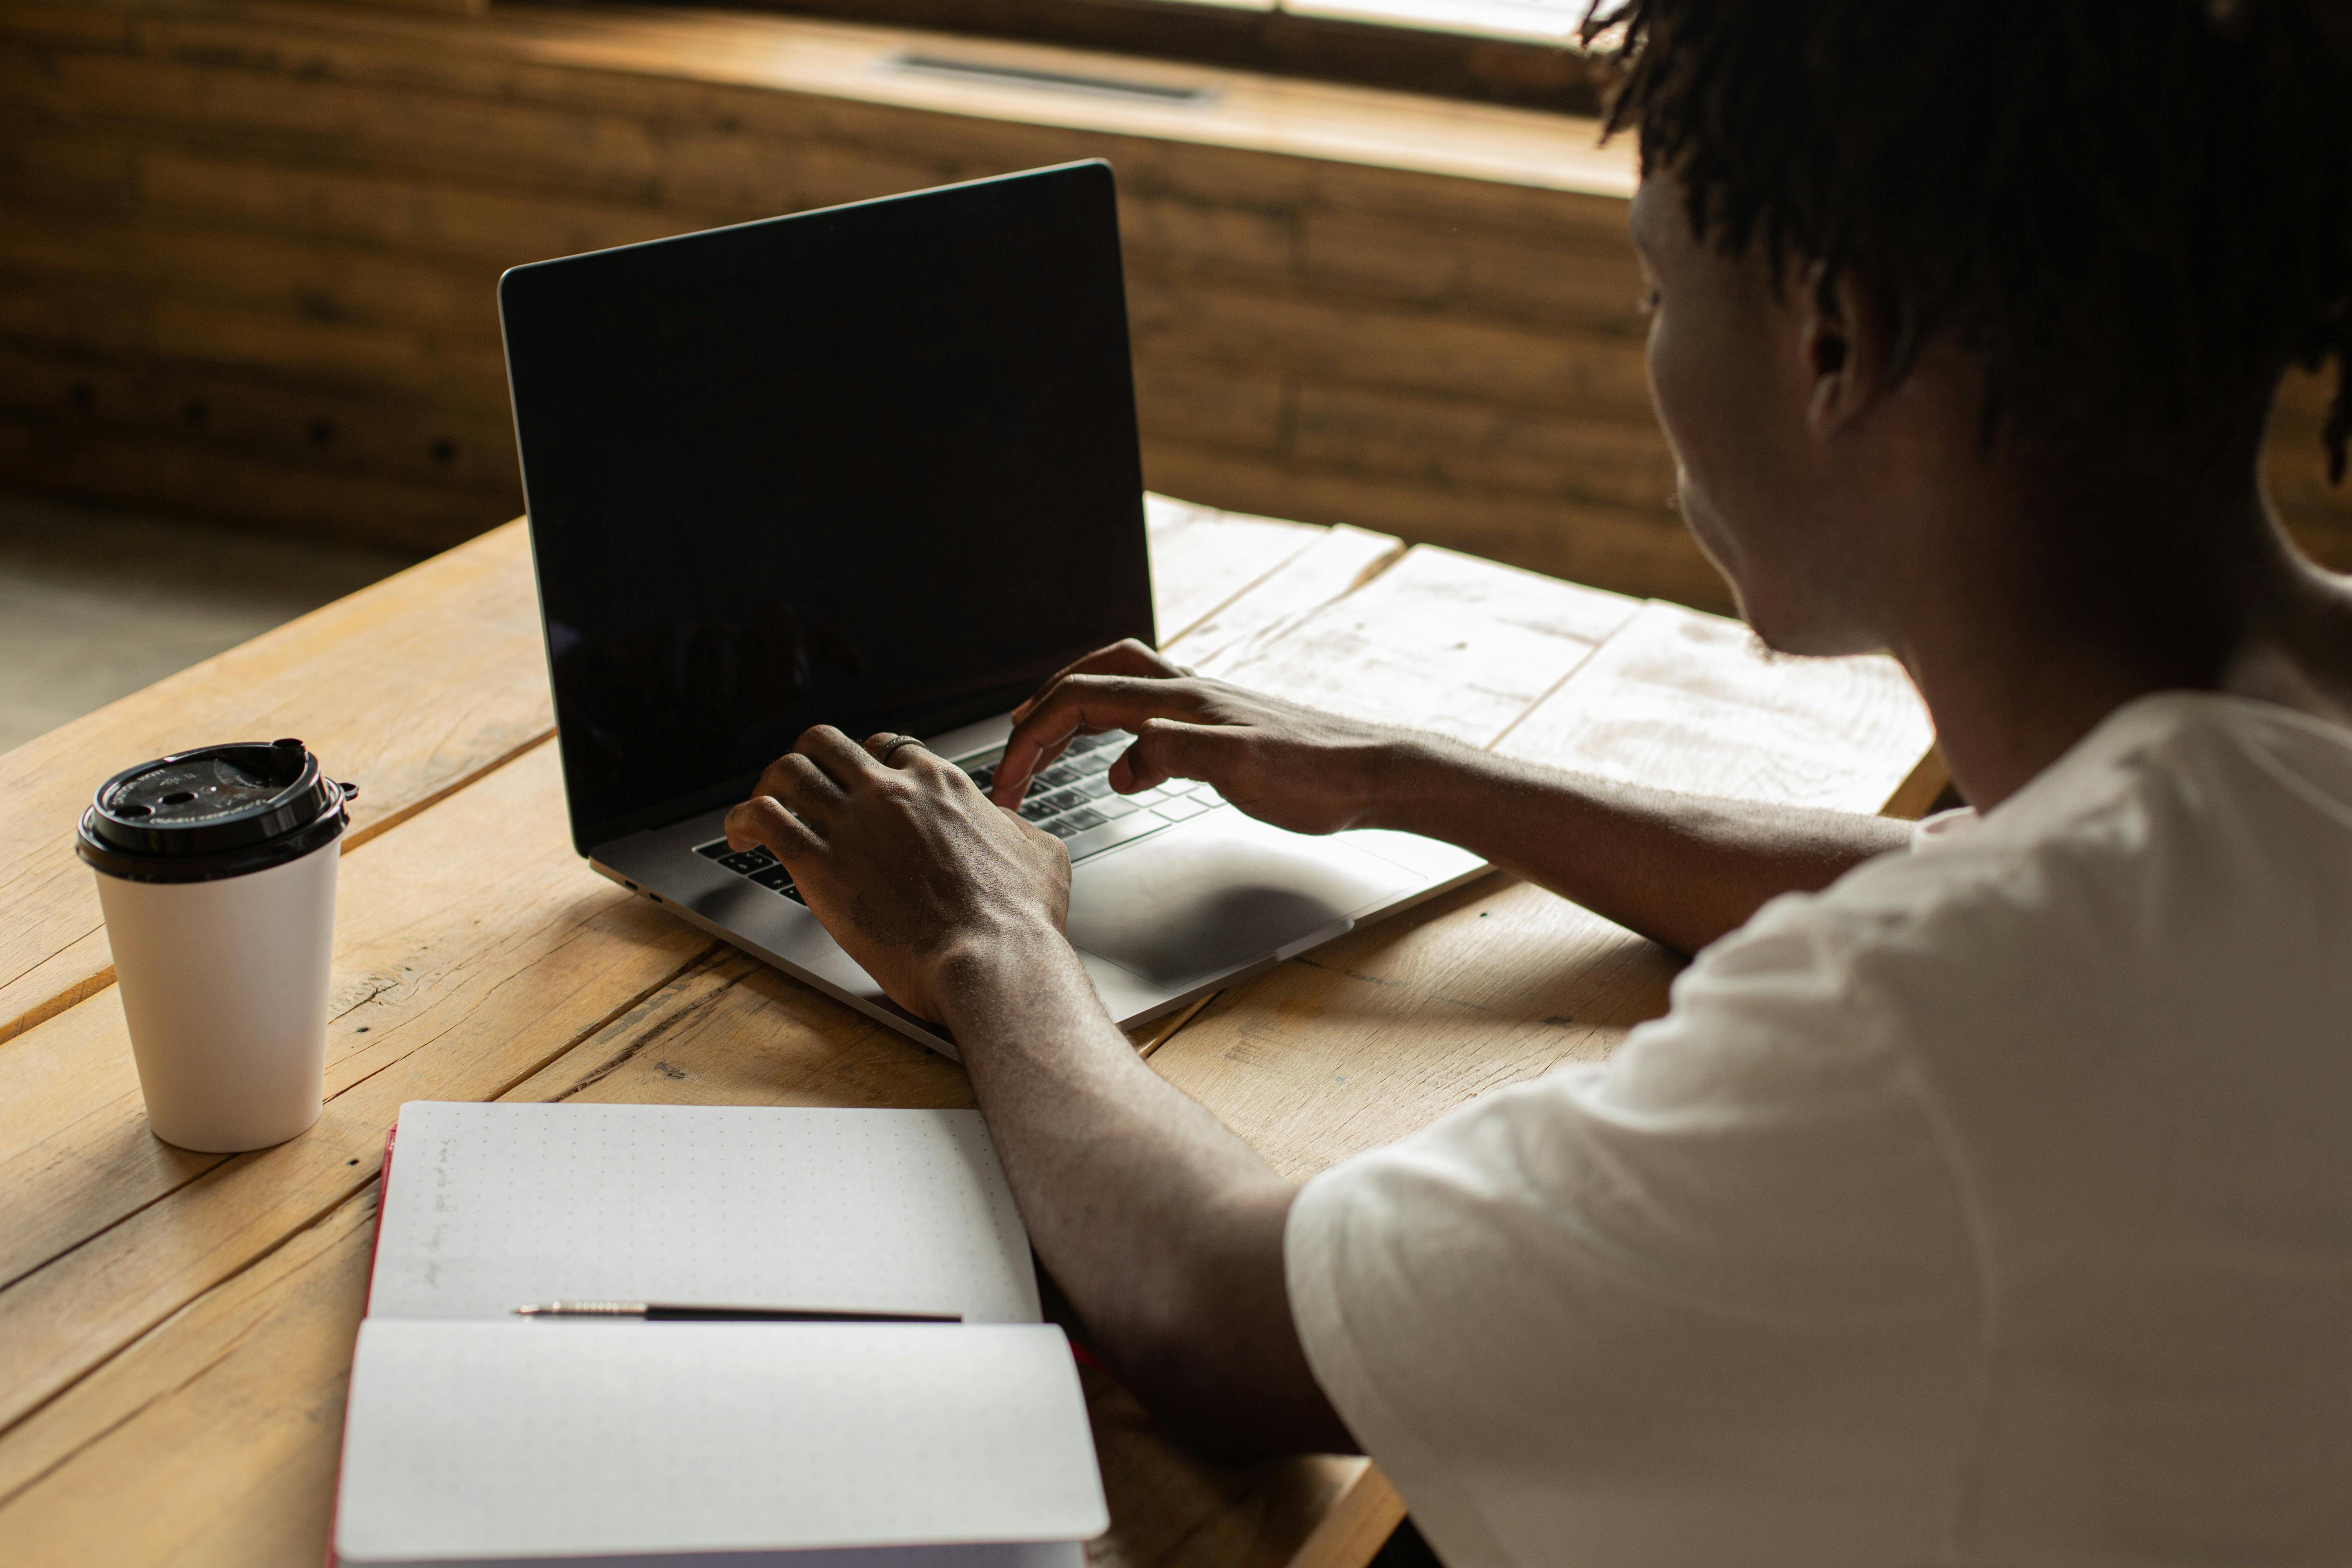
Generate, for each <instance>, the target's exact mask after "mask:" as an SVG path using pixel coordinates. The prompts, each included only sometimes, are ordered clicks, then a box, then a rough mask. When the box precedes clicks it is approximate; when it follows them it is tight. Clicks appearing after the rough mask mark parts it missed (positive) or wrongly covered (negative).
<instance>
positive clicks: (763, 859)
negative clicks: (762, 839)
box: [719, 848, 776, 877]
mask: <svg viewBox="0 0 2352 1568" xmlns="http://www.w3.org/2000/svg"><path fill="white" fill-rule="evenodd" d="M775 863H776V858H775V857H774V856H772V855H771V854H769V853H768V851H767V850H766V849H765V848H759V849H740V850H738V851H736V852H735V853H734V854H732V855H722V856H720V857H719V864H720V865H721V866H724V867H726V868H728V869H729V870H730V871H732V872H734V873H735V874H736V875H737V876H739V877H748V876H750V875H751V873H752V872H754V871H757V870H759V869H760V868H761V867H763V866H772V865H774V864H775Z"/></svg>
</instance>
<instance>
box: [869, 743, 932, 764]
mask: <svg viewBox="0 0 2352 1568" xmlns="http://www.w3.org/2000/svg"><path fill="white" fill-rule="evenodd" d="M921 744H922V742H920V741H919V740H917V739H915V737H914V736H912V735H898V736H894V737H892V739H891V742H890V743H889V744H888V745H887V746H885V747H883V748H882V755H881V757H880V758H879V759H877V760H878V761H879V762H880V763H882V765H883V766H884V767H886V768H887V767H888V766H889V765H890V759H891V758H893V757H895V756H897V755H898V751H899V748H900V747H902V746H920V745H921Z"/></svg>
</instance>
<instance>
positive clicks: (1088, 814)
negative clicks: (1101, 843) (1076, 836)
mask: <svg viewBox="0 0 2352 1568" xmlns="http://www.w3.org/2000/svg"><path fill="white" fill-rule="evenodd" d="M1109 820H1110V818H1109V817H1108V816H1104V815H1103V814H1102V813H1101V812H1099V811H1090V810H1088V809H1087V807H1085V806H1083V805H1082V806H1080V807H1078V809H1077V810H1076V811H1074V812H1072V813H1070V815H1069V816H1066V817H1064V818H1062V821H1063V823H1064V824H1065V825H1066V826H1068V827H1069V828H1070V829H1071V830H1072V831H1073V832H1077V833H1083V832H1085V831H1086V830H1087V828H1089V827H1100V826H1102V825H1103V824H1104V823H1106V822H1108V821H1109Z"/></svg>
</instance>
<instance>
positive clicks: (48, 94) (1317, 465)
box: [0, 0, 2352, 607]
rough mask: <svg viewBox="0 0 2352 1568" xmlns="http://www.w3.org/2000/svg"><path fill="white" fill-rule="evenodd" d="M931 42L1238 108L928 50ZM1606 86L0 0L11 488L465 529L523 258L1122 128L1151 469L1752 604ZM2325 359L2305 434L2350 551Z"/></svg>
mask: <svg viewBox="0 0 2352 1568" xmlns="http://www.w3.org/2000/svg"><path fill="white" fill-rule="evenodd" d="M903 47H919V48H922V49H925V50H927V51H946V52H951V53H953V54H954V55H956V56H958V57H960V58H991V59H996V60H1000V61H1009V62H1012V63H1015V64H1045V65H1047V66H1049V67H1055V68H1062V69H1078V70H1082V71H1087V72H1092V73H1095V74H1100V75H1107V76H1119V75H1122V74H1123V75H1125V76H1127V77H1129V78H1139V79H1147V80H1168V79H1172V80H1176V81H1180V82H1183V83H1187V84H1194V83H1204V84H1206V85H1207V86H1209V87H1211V88H1212V89H1214V91H1215V93H1216V94H1217V96H1216V98H1215V99H1214V100H1213V103H1212V104H1211V105H1210V106H1209V107H1207V108H1206V109H1203V110H1172V109H1169V108H1166V107H1162V106H1154V105H1145V106H1142V107H1137V106H1134V105H1131V104H1129V103H1127V102H1125V101H1115V100H1110V99H1108V98H1103V97H1100V96H1099V95H1093V96H1090V95H1085V94H1078V93H1067V92H1063V93H1055V92H1044V91H1035V90H1027V89H1003V88H999V87H991V86H970V85H965V84H960V83H954V82H941V81H938V80H927V79H918V78H916V77H912V76H907V75H899V74H894V73H892V72H891V71H890V70H889V69H887V59H888V57H889V56H890V54H891V53H892V51H894V50H897V49H899V48H903ZM1591 142H1592V130H1591V123H1590V122H1589V121H1577V120H1574V119H1571V118H1568V117H1564V116H1548V115H1541V114H1536V113H1532V112H1529V111H1526V110H1510V109H1501V108H1495V107H1491V106H1483V105H1467V104H1460V103H1451V102H1446V101H1442V100H1429V99H1416V98H1411V97H1406V96H1403V95H1398V94H1388V93H1381V92H1378V91H1374V90H1371V89H1359V88H1348V87H1338V86H1330V85H1325V84H1314V83H1303V82H1296V81H1286V80H1282V79H1270V78H1263V77H1253V76H1249V75H1247V74H1245V73H1236V72H1223V71H1215V70H1208V69H1204V68H1195V67H1191V66H1176V65H1170V64H1161V63H1157V62H1146V61H1122V60H1118V59H1115V58H1111V59H1106V58H1104V57H1088V56H1083V55H1073V54H1069V53H1067V52H1066V51H1055V50H1049V49H1044V48H1040V47H1032V46H1014V45H988V44H982V43H975V42H973V41H971V40H966V39H940V38H936V37H924V36H921V35H908V34H904V33H898V32H892V31H889V30H886V29H876V28H860V27H854V26H846V25H836V24H829V23H814V22H809V21H804V20H794V19H787V18H782V17H776V16H746V15H740V14H734V13H721V12H701V13H698V12H688V11H662V12H631V11H625V10H617V9H615V10H583V9H579V8H566V7H557V6H538V5H494V6H493V7H492V8H491V10H490V11H489V12H488V15H487V16H477V17H467V16H461V15H448V16H436V15H429V14H404V13H401V12H397V11H386V10H378V9H371V8H365V7H359V6H338V5H264V4H257V3H254V0H214V3H211V4H204V3H195V0H128V3H123V0H87V3H71V4H56V3H34V0H0V485H5V486H8V487H12V488H17V489H41V490H47V491H52V492H59V493H67V494H75V495H83V496H90V497H97V498H102V499H107V500H121V501H129V502H133V503H137V504H142V505H154V506H157V507H162V508H169V509H174V510H190V511H197V512H208V513H214V514H217V515H220V516H223V517H225V518H229V519H233V520H236V521H245V522H248V523H257V524H262V525H268V526H275V527H280V528H286V529H295V530H303V531H320V532H330V533H335V534H340V535H344V536H350V537H364V538H370V539H374V540H381V541H387V542H396V543H402V544H407V545H411V546H415V547H420V548H431V547H438V546H441V545H445V544H447V543H451V542H455V541H457V540H458V539H461V538H464V537H466V536H467V535H469V534H471V533H473V532H476V531H479V530H480V529H483V528H485V527H488V526H489V525H491V524H493V523H496V522H498V521H502V520H503V519H505V518H507V517H509V516H511V515H512V514H513V513H514V512H515V511H516V510H519V507H520V501H519V496H518V490H517V484H516V477H515V463H514V455H513V443H512V435H511V429H510V425H509V416H508V410H507V406H506V392H505V379H504V374H503V369H502V365H501V362H500V358H499V341H498V323H497V317H496V310H495V304H494V296H493V285H494V283H495V280H496V279H497V276H498V274H499V271H500V269H502V268H505V267H507V266H509V265H512V264H514V263H517V262H520V261H525V260H530V259H535V258H541V257H546V256H553V255H562V254H564V253H567V252H570V251H574V250H580V249H585V248H589V247H595V246H603V245H612V244H617V243H622V242H625V241H629V240H635V239H642V238H648V237H656V236H659V235H665V234H672V233H677V232H681V231H684V230H688V229H692V228H697V227H704V226H711V225H714V224H719V223H726V222H732V221H740V220H741V219H745V218H751V217H758V216H768V215H771V214H773V213H778V212H785V211H792V210H797V209H800V208H804V207H810V206H818V205H828V204H831V203H835V202H841V201H847V200H854V199H857V198H860V197H865V196H870V195H882V194H887V193H889V192H894V191H900V190H907V189H912V188H916V187H919V186H922V185H927V184H938V183H940V182H942V181H947V180H952V179H959V178H967V177H971V176H974V175H980V174H995V173H1000V172H1003V171H1005V170H1010V169H1018V168H1025V167H1030V166H1034V165H1036V164H1040V163H1053V162H1058V161H1062V160H1065V159H1070V158H1076V157H1087V156H1096V155H1100V156H1104V157H1107V158H1108V159H1110V160H1111V161H1112V163H1114V164H1115V165H1116V167H1117V168H1118V174H1119V178H1120V181H1121V187H1122V192H1123V196H1122V203H1123V205H1122V222H1123V225H1124V227H1125V234H1126V241H1127V248H1128V261H1129V288H1130V304H1131V310H1132V315H1133V327H1134V335H1135V342H1136V349H1137V361H1138V374H1139V388H1138V391H1139V400H1140V405H1141V411H1142V416H1143V425H1144V432H1145V462H1146V470H1147V476H1148V479H1149V480H1150V483H1151V485H1152V486H1153V487H1154V488H1155V489H1161V490H1165V491H1168V492H1170V493H1172V494H1176V495H1180V496H1184V497H1186V498H1188V499H1192V500H1202V501H1205V502H1209V503H1212V504H1214V505H1218V506H1222V507H1226V508H1230V509H1234V510H1251V511H1261V512H1270V513H1274V514H1277V515H1284V516H1290V517H1297V518H1303V519H1309V520H1314V521H1353V522H1358V523H1362V524H1366V525H1369V526H1372V527H1376V528H1380V529H1383V530H1386V531H1391V532H1396V533H1400V534H1402V535H1404V536H1406V537H1408V538H1410V539H1413V540H1429V541H1434V542H1441V543H1445V544H1451V545H1454V546H1457V547H1459V548H1463V549H1466V550H1470V551H1473V552H1478V553H1481V554H1486V555H1491V556H1495V557H1497V558H1500V559H1503V560H1507V561H1513V562H1517V563H1522V564H1526V565H1528V566H1532V567H1536V568H1538V569H1540V570H1543V571H1547V572H1552V573H1556V574H1561V575H1565V576H1570V577H1574V578H1578V579H1581V580H1584V581H1588V582H1592V583H1595V584H1604V585H1607V586H1611V587H1615V588H1619V589H1622V590H1626V591H1630V592H1634V593H1642V594H1654V595H1661V596H1664V597H1669V598H1675V599H1679V600H1682V601H1684V602H1686V603H1691V604H1696V605H1706V606H1711V607H1720V606H1721V605H1723V603H1724V595H1723V592H1722V589H1721V586H1720V584H1718V583H1717V580H1716V579H1715V577H1714V575H1713V574H1712V573H1711V572H1710V571H1709V570H1708V569H1707V568H1706V564H1705V563H1704V562H1703V561H1702V560H1701V559H1700V558H1699V556H1698V554H1697V552H1696V550H1695V549H1694V548H1693V547H1692V546H1691V545H1690V543H1689V542H1688V541H1687V540H1686V539H1685V536H1684V534H1683V531H1682V530H1681V527H1680V525H1679V522H1678V521H1677V520H1676V518H1675V515H1674V514H1673V512H1672V511H1671V510H1669V509H1668V507H1667V505H1666V498H1667V496H1668V495H1669V493H1670V492H1671V489H1672V485H1673V479H1672V470H1671V465H1670V462H1669V461H1668V459H1667V457H1666V454H1665V450H1664V443H1663V441H1662V439H1661V438H1660V437H1659V435H1658V433H1657V430H1656V427H1655V425H1654V421H1653V419H1652V417H1651V416H1650V413H1649V408H1648V404H1647V398H1646V394H1645V390H1644V386H1643V365H1642V355H1641V343H1640V321H1639V318H1638V317H1637V315H1636V314H1635V313H1634V311H1633V301H1634V299H1635V297H1636V294H1637V292H1638V287H1639V286H1638V283H1637V281H1636V275H1635V269H1634V267H1633V260H1632V258H1631V255H1630V252H1629V249H1628V247H1627V244H1626V241H1625V238H1624V236H1623V198H1624V196H1625V195H1626V194H1627V193H1628V192H1629V191H1630V189H1631V185H1632V172H1631V169H1630V167H1629V166H1628V164H1627V162H1626V153H1624V152H1623V151H1622V149H1619V148H1612V149H1608V150H1599V151H1596V150H1595V149H1594V148H1593V147H1592V145H1591ZM2318 407H2319V400H2318V397H2317V395H2316V392H2315V390H2314V389H2310V388H2305V389H2302V390H2300V391H2299V392H2298V393H2297V394H2296V395H2294V397H2293V398H2291V399H2290V405H2289V406H2288V408H2287V409H2286V410H2285V411H2284V413H2283V415H2282V424H2283V427H2284V433H2285V434H2286V435H2289V436H2292V437H2294V441H2295V444H2294V445H2293V446H2290V447H2288V448H2287V449H2286V450H2285V451H2284V453H2283V455H2282V457H2281V459H2280V461H2279V462H2278V464H2277V465H2276V467H2277V468H2278V471H2279V475H2280V482H2281V489H2282V494H2283V496H2284V498H2285V500H2286V501H2287V504H2288V505H2289V507H2290V510H2292V511H2293V512H2294V515H2295V517H2296V519H2297V521H2298V522H2299V524H2301V525H2302V527H2303V531H2304V532H2305V536H2306V538H2307V539H2309V540H2310V541H2311V542H2313V544H2314V546H2315V548H2316V549H2318V550H2319V551H2320V552H2322V553H2323V554H2325V555H2326V556H2327V557H2329V558H2330V559H2333V560H2335V561H2336V562H2338V563H2343V564H2347V565H2352V506H2347V501H2346V499H2345V497H2344V495H2343V493H2342V492H2335V493H2332V494H2331V493H2330V492H2327V491H2326V489H2324V487H2323V486H2322V485H2321V484H2320V483H2319V481H2318V478H2317V465H2316V458H2315V456H2314V454H2315V452H2316V445H2315V440H2314V439H2313V437H2312V432H2313V431H2315V429H2316V426H2317V421H2318V417H2319V413H2318Z"/></svg>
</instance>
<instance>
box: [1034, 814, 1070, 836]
mask: <svg viewBox="0 0 2352 1568" xmlns="http://www.w3.org/2000/svg"><path fill="white" fill-rule="evenodd" d="M1037 826H1040V827H1042V828H1044V829H1045V831H1046V832H1048V833H1050V834H1052V835H1053V836H1054V837H1056V838H1067V837H1071V836H1073V835H1074V834H1076V832H1077V831H1078V828H1077V825H1076V823H1073V822H1072V821H1071V820H1070V819H1069V818H1068V817H1066V816H1056V817H1055V818H1053V819H1052V820H1050V821H1046V822H1041V823H1039V824H1038V825H1037Z"/></svg>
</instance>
